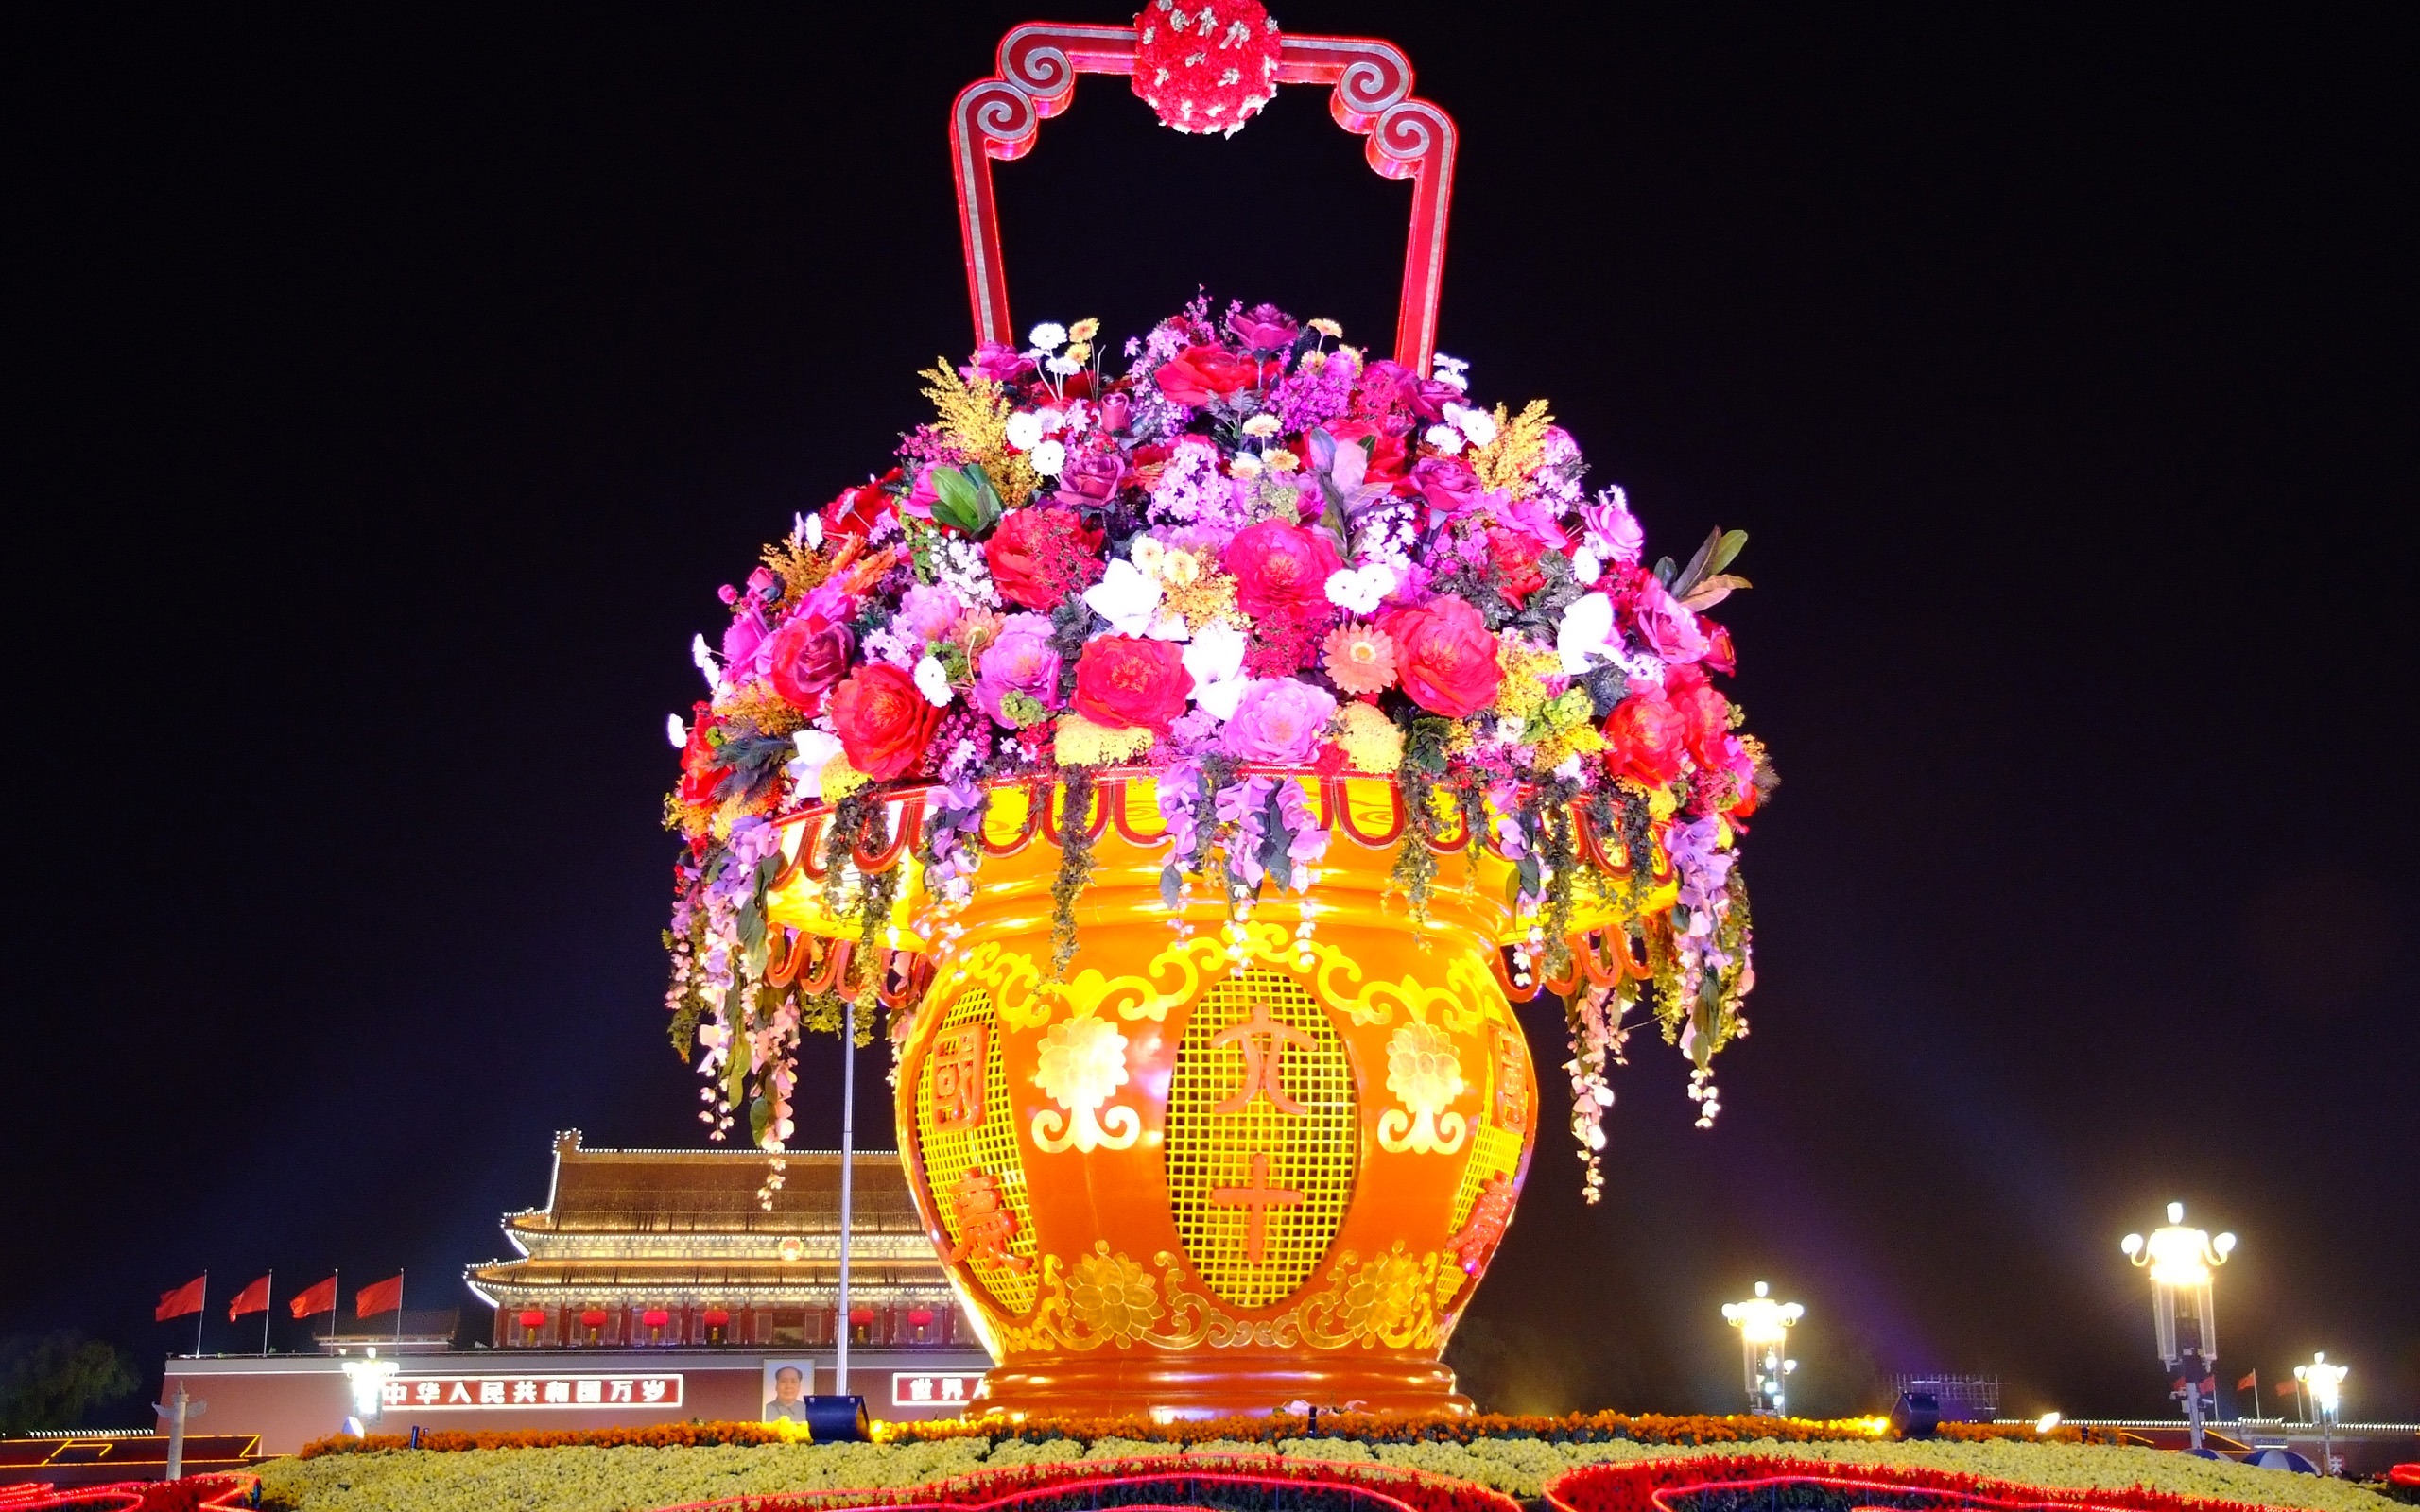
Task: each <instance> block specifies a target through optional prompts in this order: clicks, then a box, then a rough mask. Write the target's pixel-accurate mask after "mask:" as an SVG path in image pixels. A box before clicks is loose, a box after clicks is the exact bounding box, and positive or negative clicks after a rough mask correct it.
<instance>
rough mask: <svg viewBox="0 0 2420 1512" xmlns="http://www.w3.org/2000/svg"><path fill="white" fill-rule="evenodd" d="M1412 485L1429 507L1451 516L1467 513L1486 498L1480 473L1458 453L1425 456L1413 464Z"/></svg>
mask: <svg viewBox="0 0 2420 1512" xmlns="http://www.w3.org/2000/svg"><path fill="white" fill-rule="evenodd" d="M1411 486H1412V487H1413V488H1416V489H1418V490H1420V492H1421V496H1422V497H1424V498H1426V500H1427V501H1428V503H1429V506H1430V507H1432V508H1436V509H1441V510H1443V512H1445V513H1446V514H1449V515H1462V514H1468V513H1470V512H1471V511H1472V510H1473V509H1476V508H1478V507H1479V506H1480V505H1481V504H1482V503H1484V502H1486V499H1487V490H1486V489H1485V488H1483V487H1481V486H1480V484H1479V481H1478V473H1476V472H1472V471H1471V465H1470V464H1469V463H1468V462H1465V461H1463V460H1462V459H1461V457H1459V456H1424V457H1422V458H1421V459H1420V460H1419V461H1417V462H1414V463H1413V464H1412V465H1411Z"/></svg>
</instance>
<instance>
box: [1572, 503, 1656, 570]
mask: <svg viewBox="0 0 2420 1512" xmlns="http://www.w3.org/2000/svg"><path fill="white" fill-rule="evenodd" d="M1580 518H1581V519H1582V521H1583V522H1585V523H1586V524H1587V526H1588V544H1589V546H1590V547H1591V548H1593V549H1594V550H1596V551H1598V552H1599V553H1601V554H1602V555H1603V556H1604V558H1605V559H1606V560H1607V561H1615V562H1634V561H1636V560H1638V558H1639V554H1640V553H1641V552H1643V551H1645V550H1646V549H1647V532H1646V531H1644V530H1642V529H1640V528H1639V524H1638V517H1637V516H1636V515H1634V514H1632V513H1631V512H1630V499H1629V497H1628V496H1627V495H1625V494H1624V493H1623V492H1622V490H1619V489H1607V490H1604V491H1603V492H1601V493H1599V494H1598V495H1597V497H1595V498H1594V499H1591V500H1590V501H1589V502H1588V503H1586V504H1583V505H1582V506H1581V507H1580Z"/></svg>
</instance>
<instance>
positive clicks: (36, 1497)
mask: <svg viewBox="0 0 2420 1512" xmlns="http://www.w3.org/2000/svg"><path fill="white" fill-rule="evenodd" d="M258 1483H259V1477H257V1476H252V1475H188V1476H186V1477H184V1478H183V1479H182V1480H176V1481H116V1482H112V1484H110V1485H108V1486H69V1487H67V1488H66V1489H64V1490H50V1489H47V1488H45V1489H43V1490H42V1491H39V1492H35V1493H33V1494H30V1495H14V1494H8V1493H6V1492H0V1506H5V1507H6V1508H7V1509H8V1512H233V1509H235V1508H240V1507H244V1506H246V1505H249V1504H250V1503H251V1494H252V1487H253V1486H255V1485H257V1484H258ZM11 1489H12V1490H13V1488H11Z"/></svg>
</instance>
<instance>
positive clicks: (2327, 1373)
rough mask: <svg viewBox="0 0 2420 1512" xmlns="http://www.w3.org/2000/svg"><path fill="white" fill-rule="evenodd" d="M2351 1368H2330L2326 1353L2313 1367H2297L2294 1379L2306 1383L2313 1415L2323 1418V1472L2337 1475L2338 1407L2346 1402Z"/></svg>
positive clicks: (2318, 1356)
mask: <svg viewBox="0 0 2420 1512" xmlns="http://www.w3.org/2000/svg"><path fill="white" fill-rule="evenodd" d="M2352 1369H2353V1367H2352V1366H2343V1365H2329V1364H2328V1363H2327V1356H2326V1355H2325V1353H2320V1354H2314V1355H2312V1356H2311V1357H2310V1364H2308V1365H2298V1366H2294V1379H2295V1380H2296V1381H2297V1382H2299V1383H2301V1384H2302V1394H2303V1400H2304V1401H2306V1402H2308V1403H2309V1404H2310V1413H2311V1416H2312V1417H2316V1418H2318V1419H2319V1461H2320V1469H2321V1471H2322V1473H2324V1474H2327V1475H2333V1474H2335V1473H2336V1408H2337V1404H2338V1403H2339V1402H2340V1401H2342V1386H2343V1384H2344V1378H2345V1377H2346V1376H2347V1375H2350V1374H2351V1373H2352Z"/></svg>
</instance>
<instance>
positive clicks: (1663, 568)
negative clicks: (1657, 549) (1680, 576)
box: [1655, 557, 1680, 588]
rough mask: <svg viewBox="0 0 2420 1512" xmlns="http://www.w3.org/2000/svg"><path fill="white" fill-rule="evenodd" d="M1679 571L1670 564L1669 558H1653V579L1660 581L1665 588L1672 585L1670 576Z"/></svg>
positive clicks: (1670, 559)
mask: <svg viewBox="0 0 2420 1512" xmlns="http://www.w3.org/2000/svg"><path fill="white" fill-rule="evenodd" d="M1679 571H1680V569H1679V568H1677V567H1675V566H1673V565H1672V558H1669V557H1658V558H1655V580H1656V581H1657V582H1659V583H1662V584H1663V585H1664V586H1665V587H1666V588H1669V587H1671V586H1672V576H1673V575H1674V574H1675V573H1678V572H1679Z"/></svg>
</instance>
